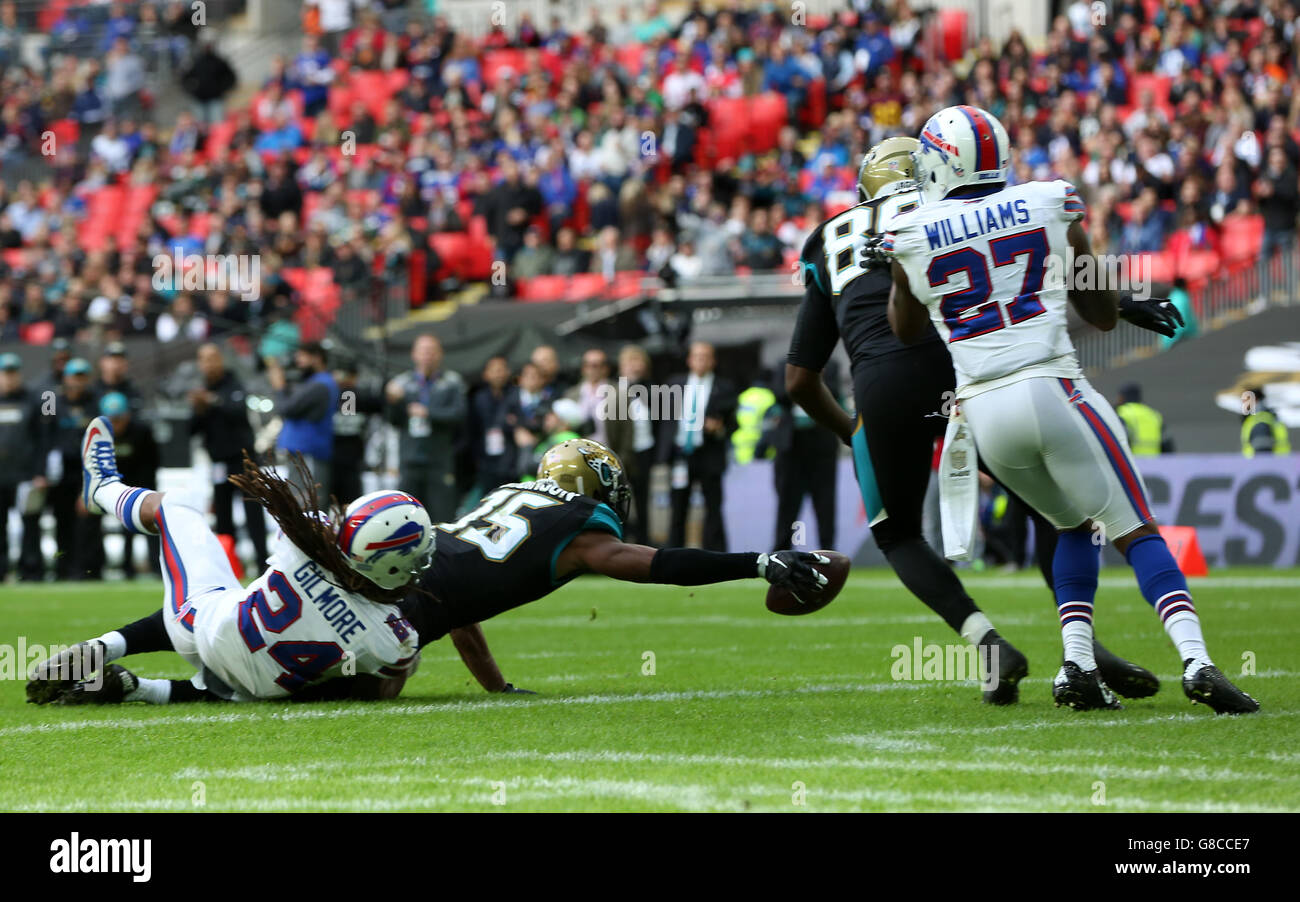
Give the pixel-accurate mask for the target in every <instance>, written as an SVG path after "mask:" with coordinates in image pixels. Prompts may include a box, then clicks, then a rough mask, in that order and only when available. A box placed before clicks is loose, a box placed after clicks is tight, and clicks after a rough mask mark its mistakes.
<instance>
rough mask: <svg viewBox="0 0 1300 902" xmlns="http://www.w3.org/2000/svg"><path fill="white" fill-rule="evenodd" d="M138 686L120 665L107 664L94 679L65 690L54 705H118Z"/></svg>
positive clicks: (134, 676)
mask: <svg viewBox="0 0 1300 902" xmlns="http://www.w3.org/2000/svg"><path fill="white" fill-rule="evenodd" d="M139 685H140V681H139V680H138V679H136V675H135V674H134V673H132V672H131V671H129V670H127V669H126V668H125V667H123V666H122V665H121V664H109V665H108V666H107V667H105V668H104V670H103V672H102V673H101V674H99V676H98V677H97V678H96V679H93V680H82V681H80V682H78V683H74V684H73V686H72V688H70V689H65V690H64V691H63V692H62V693H61V694H60V695H59V697H58V698H56V699H55V700H54V704H56V705H118V704H121V703H122V702H124V701H126V697H127V696H128V695H130V694H131V693H132V692H134V691H135V687H136V686H139Z"/></svg>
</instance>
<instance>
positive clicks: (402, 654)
mask: <svg viewBox="0 0 1300 902" xmlns="http://www.w3.org/2000/svg"><path fill="white" fill-rule="evenodd" d="M82 464H83V477H82V484H83V488H82V499H83V501H84V502H85V505H86V509H87V510H89V511H90V512H91V513H92V514H102V513H103V512H104V511H106V510H107V511H112V512H113V514H114V515H115V516H116V517H117V518H118V519H119V520H120V521H121V522H122V525H123V527H124V528H125V529H126V530H127V531H128V532H131V533H148V534H153V535H158V536H159V537H160V538H161V546H162V551H161V557H162V570H163V585H164V601H163V606H162V608H161V609H160V610H158V611H155V612H154V613H153V614H151V615H149V616H148V617H144V618H142V619H140V620H137V621H136V622H134V623H130V624H127V625H126V626H123V627H120V628H119V629H116V630H112V631H110V632H107V633H105V634H104V635H102V636H100V637H98V638H97V639H91V640H89V641H86V642H82V643H80V644H78V645H75V646H73V647H72V648H71V649H68V650H67V651H65V652H64V653H63V654H62V655H59V656H55V657H53V658H50V659H49V660H47V661H44V662H42V663H41V664H38V665H37V666H36V667H35V668H34V669H33V672H32V674H31V680H30V681H29V682H28V684H27V697H28V700H29V701H32V702H35V703H37V704H47V703H55V704H70V705H75V704H104V703H114V702H129V701H143V702H150V703H153V704H165V703H168V702H185V701H198V700H210V699H225V700H232V701H247V700H252V699H273V698H284V697H287V696H292V695H294V694H296V693H297V692H299V691H300V690H302V689H303V688H304V687H307V686H308V685H309V684H310V683H312V682H314V681H316V680H318V679H321V678H328V677H330V676H332V675H335V674H356V675H357V678H356V679H355V680H351V681H349V688H350V691H351V693H352V696H353V697H362V698H364V697H377V698H386V697H392V696H395V695H396V694H397V692H398V691H400V689H401V686H402V683H404V682H405V678H406V676H407V675H408V674H409V673H411V672H412V671H413V670H414V668H415V667H416V666H417V663H418V654H417V648H418V645H419V637H418V636H417V635H416V632H415V630H413V629H412V628H411V625H410V624H409V623H407V622H406V621H405V620H404V619H403V618H402V615H401V613H400V611H399V610H398V607H397V602H398V601H400V600H401V599H402V598H404V597H405V596H406V593H407V588H408V585H409V584H410V583H411V582H412V581H413V580H414V579H415V578H416V577H417V576H418V575H419V574H420V573H421V572H423V571H424V570H425V568H427V567H428V565H429V561H430V555H431V554H432V551H433V544H434V535H433V525H432V524H431V523H430V522H429V515H428V514H427V513H426V512H425V510H424V507H423V505H421V504H420V502H419V501H417V500H416V499H415V498H413V497H412V496H410V495H407V494H405V493H403V492H375V493H372V494H370V495H366V496H363V497H361V498H358V499H357V500H356V501H354V502H353V503H352V504H351V505H350V506H349V507H348V509H347V512H346V513H345V514H343V515H342V517H341V518H340V517H339V515H338V512H337V511H334V517H333V519H331V518H330V517H329V516H326V515H325V514H323V513H318V512H317V509H316V498H315V493H314V490H313V491H312V492H311V493H310V494H309V496H307V497H303V496H302V495H301V493H298V492H296V491H295V490H294V489H293V488H292V487H291V486H290V485H289V483H287V482H285V481H284V480H283V479H281V478H280V477H279V476H277V475H276V474H274V473H273V472H269V471H266V470H262V469H260V468H259V467H257V466H256V465H254V464H253V463H252V462H251V461H248V460H246V461H245V469H244V473H243V475H242V476H232V477H231V481H232V482H233V483H235V485H236V486H237V487H238V488H239V489H240V490H241V491H242V492H243V493H244V494H245V495H246V496H247V497H249V498H252V499H255V500H257V501H259V502H260V503H261V504H263V505H264V506H265V507H266V509H267V511H268V512H269V513H270V514H271V516H272V517H273V518H274V519H275V521H276V523H278V524H279V526H280V532H279V534H278V535H277V536H276V539H275V542H274V544H273V546H272V550H271V554H270V557H269V559H268V563H269V566H268V567H267V569H266V571H265V572H264V573H263V574H262V575H261V576H259V577H258V578H257V579H256V580H254V581H253V582H252V583H251V584H250V585H249V586H248V587H247V588H245V587H243V586H242V585H240V582H239V580H238V579H237V578H236V577H235V574H234V572H233V571H232V570H231V568H230V563H229V560H228V558H227V557H226V553H225V550H224V549H223V548H222V546H221V543H220V542H219V541H218V540H217V537H216V535H215V534H214V533H213V532H212V530H210V529H209V528H208V525H207V517H206V516H205V515H204V513H203V512H202V511H200V510H198V509H196V508H194V507H191V506H188V505H187V504H186V503H185V502H184V501H183V500H179V499H177V498H174V497H172V496H164V495H163V494H161V493H159V492H156V491H153V490H152V489H147V488H139V487H136V486H128V485H125V484H123V482H122V479H121V476H120V475H119V473H118V471H117V460H116V455H115V453H114V445H113V428H112V425H111V424H110V423H109V421H108V418H107V417H96V418H95V419H94V420H92V421H91V423H90V425H89V427H87V429H86V433H85V438H84V440H83V442H82ZM295 464H296V465H297V466H298V467H299V468H301V467H302V463H301V461H300V460H298V461H295ZM306 483H307V484H308V485H310V484H311V482H310V480H306ZM335 524H337V525H335ZM154 651H175V652H177V653H178V654H180V655H181V657H183V658H185V660H186V661H188V662H189V663H190V664H191V665H193V666H194V668H195V670H196V671H197V673H196V674H195V675H194V677H193V678H192V679H190V680H161V679H146V678H144V677H139V676H137V675H135V674H134V673H132V672H131V671H129V670H127V669H126V668H124V667H122V666H121V665H120V664H114V663H111V662H113V661H116V660H117V659H118V658H122V657H124V656H126V655H132V654H142V653H145V652H154Z"/></svg>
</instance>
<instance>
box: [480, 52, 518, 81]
mask: <svg viewBox="0 0 1300 902" xmlns="http://www.w3.org/2000/svg"><path fill="white" fill-rule="evenodd" d="M482 69H483V86H484V87H485V88H487V90H489V91H491V90H492V89H493V88H495V87H496V86H497V81H498V80H499V79H500V78H501V73H502V72H503V71H504V70H506V69H509V70H510V71H511V72H512V73H513V74H514V75H515V77H516V78H518V77H519V76H520V75H522V74H523V73H524V71H525V69H527V57H526V56H525V55H524V51H522V50H519V49H517V48H514V47H505V48H502V49H500V50H489V51H488V52H487V53H485V54H483V66H482Z"/></svg>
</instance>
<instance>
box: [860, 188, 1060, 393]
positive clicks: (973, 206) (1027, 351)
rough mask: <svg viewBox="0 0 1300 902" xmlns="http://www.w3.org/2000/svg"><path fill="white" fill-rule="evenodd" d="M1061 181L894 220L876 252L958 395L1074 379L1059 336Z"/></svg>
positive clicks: (952, 202) (925, 208) (950, 202)
mask: <svg viewBox="0 0 1300 902" xmlns="http://www.w3.org/2000/svg"><path fill="white" fill-rule="evenodd" d="M1083 215H1084V207H1083V202H1082V201H1081V200H1080V199H1079V196H1078V194H1077V193H1076V192H1075V190H1074V187H1073V186H1072V185H1071V184H1070V183H1069V182H1064V181H1055V182H1028V183H1026V184H1023V185H1015V186H1013V187H1010V188H1005V189H1003V190H1001V191H995V192H994V193H992V194H989V195H987V196H985V197H975V198H949V199H947V200H942V201H939V202H938V203H931V204H924V205H922V206H920V207H917V208H915V209H913V210H911V211H909V212H906V213H900V214H899V215H897V216H895V217H894V218H893V219H892V220H891V221H890V222H889V223H888V224H887V227H886V236H885V245H884V246H885V248H886V249H887V250H889V251H890V252H892V254H893V256H894V259H895V260H896V261H897V262H898V263H899V265H901V266H902V268H903V271H904V272H905V273H906V274H907V280H908V284H909V286H910V287H911V289H912V294H913V295H915V296H916V298H917V299H918V300H919V301H920V302H921V303H923V304H924V305H925V306H926V307H927V308H928V309H929V311H930V319H931V320H933V321H934V325H935V328H936V329H938V331H939V334H940V335H942V336H943V338H944V340H945V341H946V342H947V343H948V349H949V351H950V352H951V354H952V362H953V369H954V370H955V371H956V375H957V396H958V397H959V398H964V397H970V396H971V395H974V394H978V393H979V392H981V391H985V390H987V389H988V388H991V387H994V386H996V385H1002V384H1008V383H1011V382H1015V381H1018V380H1019V379H1023V378H1028V377H1030V376H1035V375H1042V376H1057V377H1063V378H1080V377H1081V376H1082V372H1081V371H1080V369H1079V364H1078V360H1077V358H1076V357H1075V353H1074V345H1073V343H1072V342H1071V341H1070V336H1069V332H1068V331H1067V328H1066V304H1067V301H1068V298H1067V293H1066V288H1065V285H1066V282H1065V278H1064V267H1063V265H1062V264H1063V261H1066V260H1068V259H1071V258H1070V255H1069V253H1068V248H1069V241H1068V240H1067V238H1066V231H1067V229H1068V228H1069V225H1070V223H1072V222H1075V221H1077V220H1079V219H1082V218H1083Z"/></svg>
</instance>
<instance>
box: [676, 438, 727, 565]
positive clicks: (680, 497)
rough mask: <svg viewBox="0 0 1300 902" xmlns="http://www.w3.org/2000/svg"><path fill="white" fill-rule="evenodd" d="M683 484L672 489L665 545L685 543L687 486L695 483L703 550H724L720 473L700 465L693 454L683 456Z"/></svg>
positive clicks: (725, 534) (687, 508)
mask: <svg viewBox="0 0 1300 902" xmlns="http://www.w3.org/2000/svg"><path fill="white" fill-rule="evenodd" d="M686 468H687V480H686V487H685V488H680V489H677V488H675V489H673V490H672V521H671V527H670V529H669V531H668V547H669V548H683V547H685V545H686V519H687V517H688V515H689V514H690V510H691V487H692V486H694V485H697V484H698V485H699V487H700V494H701V495H703V496H704V536H703V543H702V544H703V546H704V548H705V550H707V551H726V550H727V527H726V524H725V522H724V521H723V519H722V473H721V472H720V471H715V470H714V469H713V468H712V467H707V466H701V465H700V464H699V463H697V462H696V458H694V457H688V458H687V459H686Z"/></svg>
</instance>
